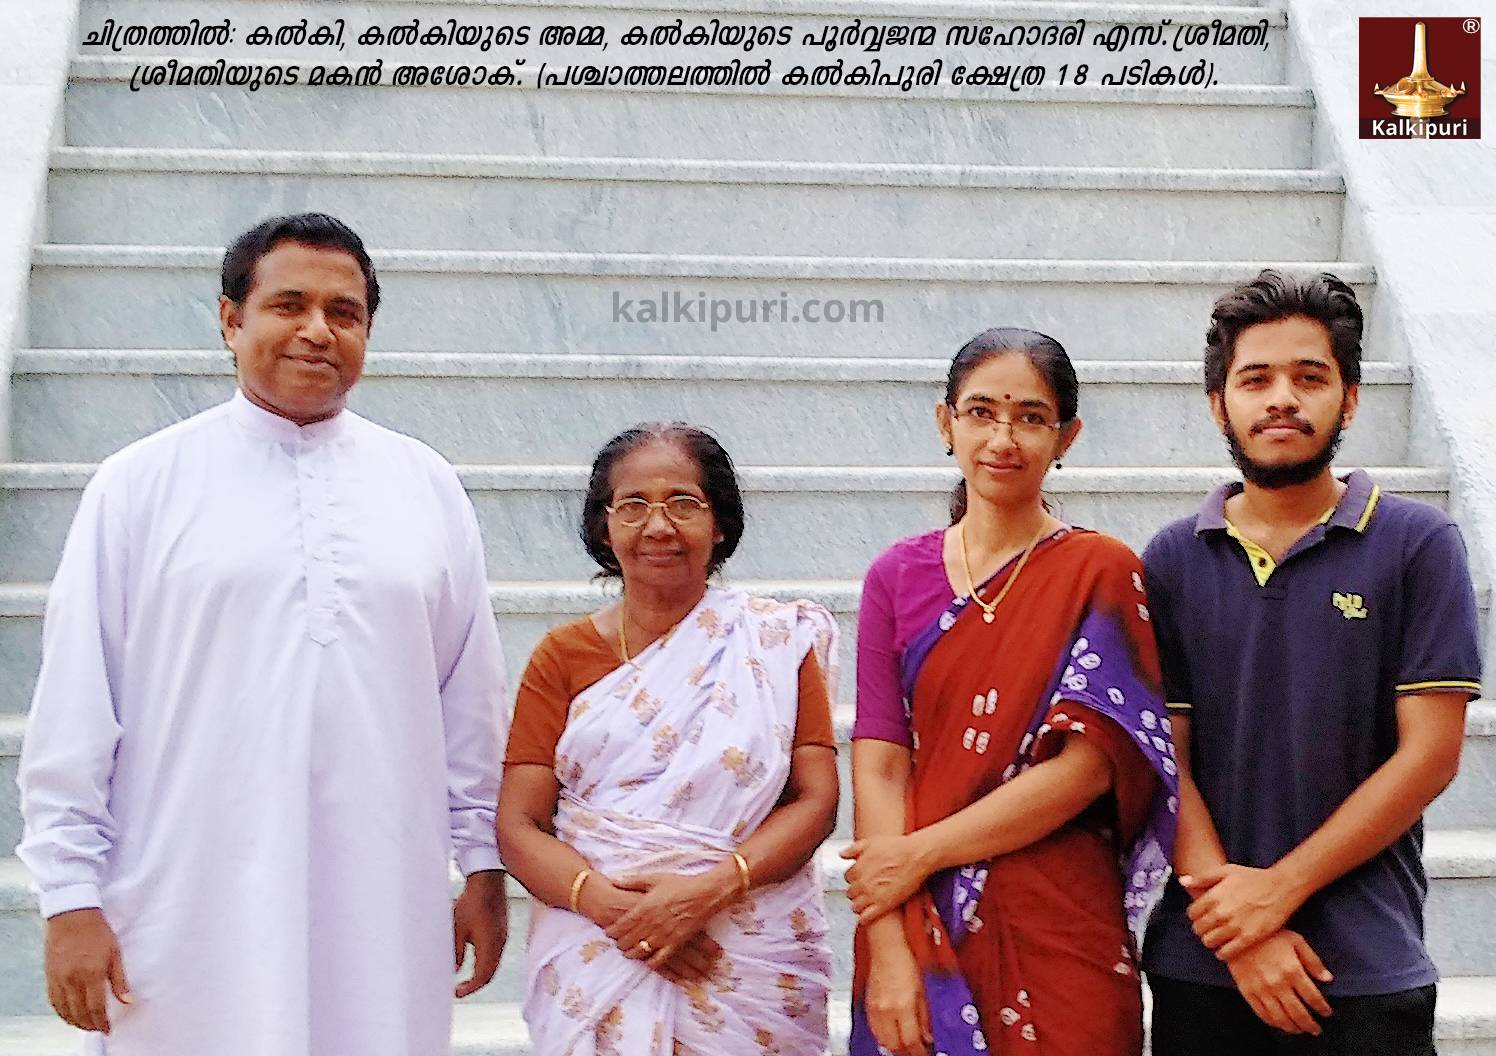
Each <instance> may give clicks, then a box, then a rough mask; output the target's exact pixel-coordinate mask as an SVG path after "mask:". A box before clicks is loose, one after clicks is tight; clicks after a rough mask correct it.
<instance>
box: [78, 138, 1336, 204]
mask: <svg viewBox="0 0 1496 1056" xmlns="http://www.w3.org/2000/svg"><path fill="white" fill-rule="evenodd" d="M51 167H52V171H53V172H54V173H58V172H61V173H74V172H113V173H119V172H128V173H170V174H183V173H190V174H206V175H230V176H236V175H250V176H338V177H342V176H348V177H370V176H429V177H456V178H463V179H467V178H484V179H494V178H503V179H523V180H595V181H608V182H644V183H707V184H720V183H728V184H764V185H770V186H786V185H788V186H799V185H823V186H833V187H850V186H877V187H906V188H916V189H925V188H931V189H933V188H940V189H947V188H948V189H980V190H986V189H992V190H997V189H1006V190H1085V191H1122V192H1127V191H1163V192H1167V191H1201V192H1219V193H1231V194H1237V193H1244V192H1262V193H1287V192H1296V193H1323V194H1340V193H1343V192H1344V190H1345V183H1344V181H1343V180H1342V179H1341V177H1340V176H1339V175H1338V174H1336V173H1334V172H1331V171H1328V170H1324V169H1168V168H1148V167H1138V168H1122V167H1069V166H1029V165H1015V166H1006V165H915V164H894V163H888V164H877V163H868V162H808V161H717V160H697V159H678V158H585V157H565V158H561V157H530V156H505V155H484V154H395V153H377V152H375V153H365V152H352V151H287V150H270V151H257V150H209V149H164V148H133V147H62V148H59V149H57V150H55V151H54V152H53V154H52V164H51Z"/></svg>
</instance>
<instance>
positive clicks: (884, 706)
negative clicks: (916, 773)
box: [852, 553, 914, 748]
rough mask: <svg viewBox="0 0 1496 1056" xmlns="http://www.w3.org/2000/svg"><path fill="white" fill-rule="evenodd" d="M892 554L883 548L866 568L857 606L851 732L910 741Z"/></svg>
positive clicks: (897, 741)
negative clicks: (854, 703)
mask: <svg viewBox="0 0 1496 1056" xmlns="http://www.w3.org/2000/svg"><path fill="white" fill-rule="evenodd" d="M897 573H898V565H897V558H896V556H895V555H894V554H892V553H884V554H883V555H882V556H881V557H879V558H878V560H876V561H874V562H873V565H872V567H871V568H869V569H868V572H867V578H866V579H864V580H863V584H862V603H861V605H860V607H859V608H858V610H857V721H856V722H855V723H854V724H853V726H852V738H853V739H854V740H856V739H857V738H859V737H867V738H871V739H873V740H878V741H892V742H893V743H894V744H902V745H904V746H905V747H907V748H912V747H913V746H914V738H913V737H912V736H911V734H910V730H909V716H908V712H907V710H906V709H905V707H904V691H903V688H902V686H901V679H900V674H899V648H898V642H897V637H896V634H895V623H894V608H893V596H894V585H895V584H894V580H895V579H896V577H897Z"/></svg>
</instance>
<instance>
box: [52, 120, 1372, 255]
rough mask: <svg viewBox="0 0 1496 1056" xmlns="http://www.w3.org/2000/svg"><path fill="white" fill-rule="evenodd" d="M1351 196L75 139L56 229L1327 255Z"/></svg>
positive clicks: (986, 172) (1074, 178)
mask: <svg viewBox="0 0 1496 1056" xmlns="http://www.w3.org/2000/svg"><path fill="white" fill-rule="evenodd" d="M1343 190H1344V188H1343V185H1342V183H1341V181H1340V179H1339V177H1338V176H1335V175H1334V174H1332V173H1328V172H1322V171H1294V170H1288V171H1268V172H1253V171H1243V172H1232V171H1223V170H1212V171H1206V172H1199V173H1196V172H1187V171H1179V170H1168V169H1133V170H1129V169H1109V170H1076V169H1042V168H1041V169H1013V168H998V167H990V166H929V165H850V164H829V163H821V164H807V163H804V162H722V161H711V162H699V161H681V160H672V159H590V158H513V157H483V156H472V155H401V154H331V153H285V152H278V153H272V154H266V153H264V152H259V151H180V150H172V151H161V150H113V149H107V150H83V149H78V148H69V149H64V150H61V151H58V152H57V153H56V154H55V155H54V157H53V163H52V177H51V183H50V186H49V188H48V203H49V208H48V218H47V234H48V238H49V239H50V240H51V241H52V242H54V243H59V244H70V243H82V244H92V243H98V242H103V241H109V242H114V243H120V244H133V245H174V244H192V243H196V242H199V241H201V240H202V239H203V238H205V237H206V238H212V239H222V240H229V239H232V238H234V237H235V236H236V235H238V234H239V233H240V232H241V231H245V230H248V229H249V228H250V227H252V226H253V225H254V224H256V223H258V222H259V221H260V220H262V219H264V218H265V217H267V216H273V215H276V214H283V213H293V212H303V211H309V210H319V211H323V212H329V213H332V214H334V215H336V216H338V217H340V218H341V219H343V220H345V221H347V222H348V223H349V224H350V225H352V226H353V228H354V229H355V230H357V231H358V232H359V233H360V234H361V235H363V237H364V238H365V240H366V241H367V242H368V243H369V244H370V245H374V246H402V247H405V248H409V249H472V250H484V249H507V250H529V251H545V252H559V251H566V250H571V249H575V248H576V247H577V246H579V245H581V246H586V247H587V248H589V249H590V250H593V251H595V252H606V253H636V252H645V251H647V252H651V253H692V252H696V251H698V250H700V249H702V248H703V247H707V246H710V247H711V249H712V251H713V252H716V253H739V254H748V255H753V254H758V255H774V254H802V255H828V256H887V257H978V256H982V255H984V254H987V253H989V252H991V250H992V247H994V246H1001V247H1002V252H1003V253H1004V254H1005V255H1007V256H1016V257H1034V258H1046V257H1079V258H1086V259H1092V260H1118V259H1120V260H1137V259H1139V258H1142V257H1151V258H1156V259H1163V260H1206V259H1211V258H1223V259H1231V260H1243V259H1248V260H1249V259H1253V258H1257V257H1261V258H1267V259H1277V260H1323V259H1327V258H1330V257H1333V256H1334V255H1335V254H1336V253H1338V252H1339V249H1340V235H1341V232H1340V218H1341V213H1342V208H1343V198H1342V194H1343ZM952 215H957V216H960V217H961V218H962V222H961V223H960V224H959V225H956V226H954V227H953V226H952V225H950V224H949V223H947V222H945V221H946V219H947V218H948V217H950V216H952Z"/></svg>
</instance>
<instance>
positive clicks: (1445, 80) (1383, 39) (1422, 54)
mask: <svg viewBox="0 0 1496 1056" xmlns="http://www.w3.org/2000/svg"><path fill="white" fill-rule="evenodd" d="M1481 32H1482V28H1481V20H1480V19H1479V18H1363V19H1361V69H1360V78H1359V83H1358V85H1357V96H1358V98H1359V99H1360V103H1361V107H1360V109H1361V115H1360V117H1361V120H1360V132H1361V138H1362V139H1479V138H1480V37H1481Z"/></svg>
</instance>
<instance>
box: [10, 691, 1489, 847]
mask: <svg viewBox="0 0 1496 1056" xmlns="http://www.w3.org/2000/svg"><path fill="white" fill-rule="evenodd" d="M831 710H832V716H831V717H832V725H833V727H834V728H835V730H836V741H837V744H838V745H847V744H849V743H850V742H851V740H852V726H853V724H854V723H855V722H856V720H857V709H856V707H855V705H852V704H835V705H833V706H832V709H831ZM25 734H26V715H25V714H16V713H9V714H7V713H0V759H6V758H14V757H15V756H18V755H20V754H21V742H22V740H23V739H24V738H25ZM1465 738H1466V739H1467V740H1486V739H1491V738H1496V699H1485V698H1483V699H1481V700H1473V701H1471V702H1470V705H1469V707H1468V708H1467V709H1466V712H1465ZM3 849H4V848H0V850H3Z"/></svg>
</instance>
